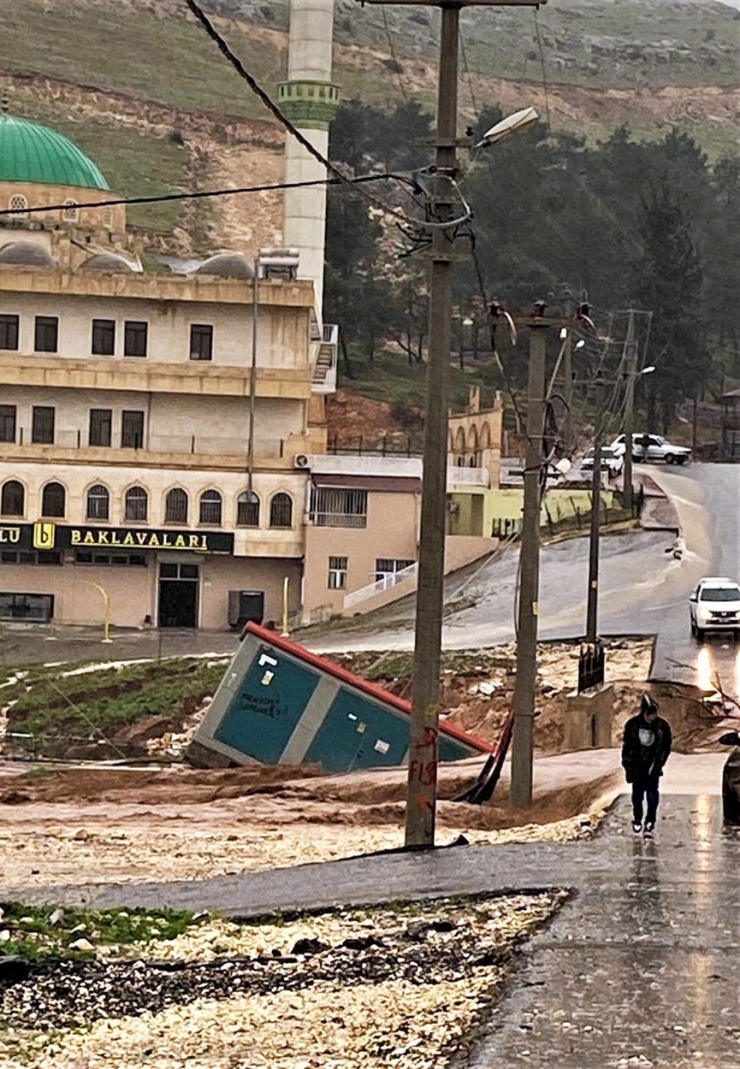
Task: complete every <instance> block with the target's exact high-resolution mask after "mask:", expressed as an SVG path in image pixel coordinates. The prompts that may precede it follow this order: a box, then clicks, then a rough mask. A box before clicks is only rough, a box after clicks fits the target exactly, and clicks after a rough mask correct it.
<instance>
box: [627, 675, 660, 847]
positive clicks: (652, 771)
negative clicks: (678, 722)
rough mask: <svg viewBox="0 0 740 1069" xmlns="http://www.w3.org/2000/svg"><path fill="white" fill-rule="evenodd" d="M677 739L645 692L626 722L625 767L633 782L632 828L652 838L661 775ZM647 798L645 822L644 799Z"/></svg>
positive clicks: (653, 701) (629, 778)
mask: <svg viewBox="0 0 740 1069" xmlns="http://www.w3.org/2000/svg"><path fill="white" fill-rule="evenodd" d="M672 742H673V738H672V735H671V727H670V724H669V723H668V721H667V720H664V719H663V718H662V717H661V716H658V703H657V702H656V701H655V700H654V699H653V698H651V697H650V695H649V694H643V696H642V699H641V701H640V711H639V713H638V714H637V716H633V717H631V718H630V719H629V720H628V721H627V723H626V724H625V725H624V737H623V741H622V767H623V768H624V773H625V777H626V779H627V782H628V783H631V784H632V830H633V832H634V833H635V835H639V834H640V832H642V834H643V835H644V836H645V838H646V839H652V837H653V832H654V831H655V821H656V818H657V815H658V803H659V802H660V791H659V784H660V777H661V776H662V775H663V766H664V765H665V763H666V761H667V760H668V757H669V754H670V752H671V745H672ZM645 800H647V811H646V813H645V823H644V824H643V802H644V801H645Z"/></svg>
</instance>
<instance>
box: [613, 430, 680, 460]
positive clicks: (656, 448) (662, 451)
mask: <svg viewBox="0 0 740 1069" xmlns="http://www.w3.org/2000/svg"><path fill="white" fill-rule="evenodd" d="M645 439H647V455H646V450H645ZM611 448H612V449H613V450H614V452H615V453H619V455H620V456H624V451H625V450H624V435H623V434H620V435H618V436H617V437H616V438H615V439H614V441H613V442H612V443H611ZM632 459H633V460H636V461H641V462H642V461H650V460H664V461H665V463H666V464H685V463H686V462H687V461H688V460H690V459H691V450H690V449H689V448H688V446H685V445H673V444H672V443H671V442H669V441H668V440H667V439H666V438H662V437H661V436H660V435H659V434H633V435H632Z"/></svg>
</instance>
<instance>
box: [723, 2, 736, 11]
mask: <svg viewBox="0 0 740 1069" xmlns="http://www.w3.org/2000/svg"><path fill="white" fill-rule="evenodd" d="M719 2H720V4H728V5H729V6H730V7H736V8H737V9H738V11H740V0H719Z"/></svg>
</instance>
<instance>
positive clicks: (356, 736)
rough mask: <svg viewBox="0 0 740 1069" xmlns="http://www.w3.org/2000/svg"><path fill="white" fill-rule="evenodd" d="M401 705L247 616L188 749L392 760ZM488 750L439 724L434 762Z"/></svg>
mask: <svg viewBox="0 0 740 1069" xmlns="http://www.w3.org/2000/svg"><path fill="white" fill-rule="evenodd" d="M410 713H411V706H410V704H409V702H406V701H403V700H402V699H401V698H397V697H396V696H395V695H394V694H391V693H389V692H388V691H387V690H384V689H383V688H382V687H378V686H375V685H374V684H372V683H367V682H366V681H365V680H364V679H360V677H359V676H355V675H353V674H352V673H351V672H347V671H346V670H345V669H343V668H341V667H340V666H339V665H336V664H333V663H332V662H331V661H328V660H326V659H325V658H324V657H319V656H317V655H316V654H314V653H310V652H309V651H308V650H306V649H304V648H303V647H302V646H299V645H297V644H296V643H294V642H290V641H289V640H288V639H285V638H282V637H280V636H278V635H276V634H275V632H274V631H269V630H267V629H266V628H263V627H260V626H258V625H257V624H251V623H250V624H247V627H246V631H245V634H244V638H243V640H242V643H241V645H240V647H239V650H238V651H237V653H236V654H235V656H234V658H233V660H232V662H231V664H230V665H229V667H228V668H227V670H226V673H225V675H224V677H223V679H222V680H221V683H220V685H219V687H218V690H217V691H216V694H215V695H214V698H213V702H212V704H211V707H210V709H209V710H208V713H207V714H206V716H205V718H204V720H203V722H202V723H201V725H200V727H199V728H198V731H197V733H196V735H195V738H194V740H193V745H192V748H191V750H190V752H189V756H190V758H191V760H192V761H193V763H196V764H205V765H218V764H220V765H223V764H230V763H232V762H233V763H236V764H240V765H245V764H252V763H260V764H270V765H275V764H290V765H300V764H320V765H322V766H323V767H324V768H325V769H326V770H327V772H351V771H353V770H354V769H358V768H374V767H378V766H382V765H401V764H404V763H405V762H406V760H407V758H408V749H409V716H410ZM491 750H492V746H490V745H489V744H488V743H486V742H484V741H483V740H482V739H478V738H476V737H475V736H473V735H469V734H468V733H467V732H464V731H461V730H460V729H458V728H455V727H452V726H451V725H449V724H445V723H441V724H440V732H439V760H440V761H459V760H461V759H462V758H466V757H476V756H478V755H480V754H485V755H488V754H490V753H491Z"/></svg>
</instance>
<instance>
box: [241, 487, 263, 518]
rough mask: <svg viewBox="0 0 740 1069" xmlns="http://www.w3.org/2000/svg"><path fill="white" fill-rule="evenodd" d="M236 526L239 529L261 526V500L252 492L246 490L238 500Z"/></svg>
mask: <svg viewBox="0 0 740 1069" xmlns="http://www.w3.org/2000/svg"><path fill="white" fill-rule="evenodd" d="M236 525H237V527H259V525H260V499H259V498H258V497H257V495H256V494H255V493H254V491H252V490H245V491H244V493H243V494H239V497H238V498H237V501H236Z"/></svg>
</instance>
